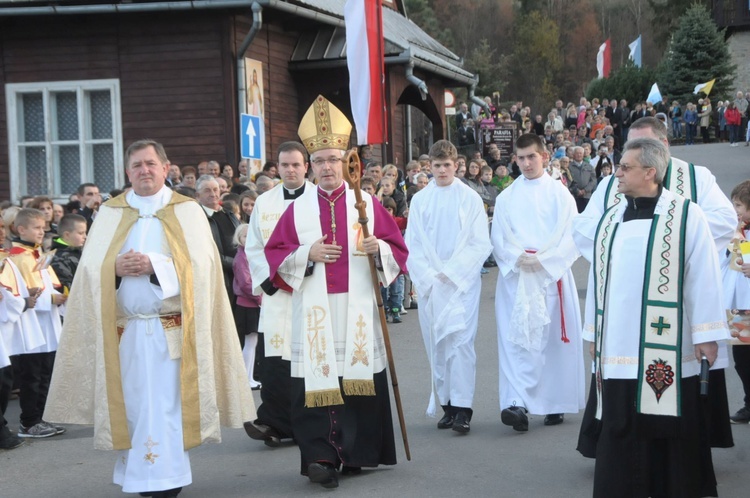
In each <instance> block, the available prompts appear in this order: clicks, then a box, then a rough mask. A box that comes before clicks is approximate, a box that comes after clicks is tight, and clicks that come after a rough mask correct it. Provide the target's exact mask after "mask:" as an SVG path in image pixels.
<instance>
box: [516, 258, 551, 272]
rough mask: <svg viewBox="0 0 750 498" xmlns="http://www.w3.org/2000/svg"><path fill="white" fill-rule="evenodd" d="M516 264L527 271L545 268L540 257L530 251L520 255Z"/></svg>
mask: <svg viewBox="0 0 750 498" xmlns="http://www.w3.org/2000/svg"><path fill="white" fill-rule="evenodd" d="M516 266H517V267H518V268H520V269H521V270H524V271H527V272H538V271H542V270H543V269H544V268H543V267H542V263H540V262H539V258H537V256H536V254H529V253H523V254H521V255H520V256H518V260H517V261H516Z"/></svg>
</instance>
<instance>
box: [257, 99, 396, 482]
mask: <svg viewBox="0 0 750 498" xmlns="http://www.w3.org/2000/svg"><path fill="white" fill-rule="evenodd" d="M351 128H352V125H351V124H350V123H349V121H348V120H347V119H346V117H345V116H344V115H343V113H341V111H339V110H338V109H337V108H336V107H334V106H333V104H331V103H330V102H328V100H326V99H325V98H324V97H322V96H318V97H317V98H316V99H315V102H314V103H313V105H312V106H311V107H310V108H309V109H308V111H307V113H306V114H305V116H304V117H303V119H302V123H301V124H300V127H299V130H298V134H299V136H300V138H301V140H302V143H303V144H304V146H305V148H306V149H307V151H308V152H309V153H310V162H311V164H312V168H313V172H314V174H315V177H316V178H317V180H318V186H317V188H313V189H305V192H304V193H303V194H302V195H301V196H300V197H299V198H297V200H295V201H294V203H293V204H292V205H291V206H290V207H289V208H288V209H287V210H286V211H285V212H284V214H283V215H282V216H281V219H280V220H279V222H278V224H277V225H276V228H275V229H274V232H273V234H272V235H271V238H270V239H269V240H268V243H267V244H266V247H265V254H266V259H267V260H268V265H269V269H270V277H271V281H272V282H273V284H274V285H275V286H277V287H279V288H281V289H285V290H288V291H289V292H291V293H292V307H293V311H292V316H293V319H292V339H291V341H292V344H291V355H292V364H291V372H292V429H293V431H294V438H295V440H296V441H297V444H298V445H299V449H300V454H301V464H302V465H301V473H302V475H306V476H308V478H309V479H310V481H311V482H313V483H317V484H320V485H322V486H323V487H325V488H335V487H337V486H338V472H337V470H339V468H340V470H341V474H358V473H360V472H361V468H362V467H376V466H378V465H394V464H395V463H396V451H395V443H394V438H393V421H392V419H391V408H390V400H389V393H388V384H387V375H386V372H385V368H386V366H387V358H386V352H385V348H384V344H383V335H382V331H381V325H380V319H379V316H378V312H377V310H376V306H375V292H376V290H377V289H375V288H374V287H373V284H372V279H371V276H370V267H369V261H368V260H369V257H368V256H374V257H375V260H376V267H377V269H378V270H379V272H378V273H379V277H380V281H381V283H382V285H384V286H387V285H389V284H390V283H391V282H392V281H393V280H394V279H395V278H396V277H397V276H398V275H399V273H401V272H402V271H404V270H405V268H406V256H407V250H406V244H405V243H404V239H403V237H402V236H401V231H400V230H399V228H398V226H397V225H396V222H395V221H394V220H393V218H392V217H391V216H390V215H389V214H388V213H387V212H386V211H385V209H384V208H383V207H382V206H381V205H380V203H378V202H375V201H374V200H373V198H372V197H371V196H369V195H365V193H363V197H364V199H366V200H367V207H366V209H367V218H368V220H369V222H368V228H369V232H370V234H372V235H370V236H369V237H367V238H364V236H363V233H362V228H361V227H360V225H359V222H358V218H359V215H358V213H357V209H356V208H355V202H356V200H355V196H354V192H353V191H352V190H350V189H348V188H347V185H346V184H345V183H344V181H343V168H344V167H347V166H346V165H344V164H343V161H342V156H343V154H344V151H345V150H346V149H347V147H348V145H349V135H350V133H351Z"/></svg>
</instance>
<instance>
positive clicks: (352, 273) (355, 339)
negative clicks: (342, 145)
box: [293, 189, 375, 408]
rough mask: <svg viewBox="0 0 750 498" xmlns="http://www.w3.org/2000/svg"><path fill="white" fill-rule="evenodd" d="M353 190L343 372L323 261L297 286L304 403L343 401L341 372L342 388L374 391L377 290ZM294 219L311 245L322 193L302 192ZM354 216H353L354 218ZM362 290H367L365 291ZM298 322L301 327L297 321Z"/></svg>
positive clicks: (318, 231) (366, 392)
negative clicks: (372, 276)
mask: <svg viewBox="0 0 750 498" xmlns="http://www.w3.org/2000/svg"><path fill="white" fill-rule="evenodd" d="M355 202H356V200H355V198H354V192H353V191H352V190H349V189H347V190H346V206H347V219H346V220H342V221H340V222H339V227H342V226H343V227H346V229H347V230H348V234H347V239H348V243H349V247H348V251H349V291H350V292H349V295H348V301H349V306H348V310H347V317H346V330H345V331H344V333H343V334H341V331H339V336H343V337H344V338H345V340H346V345H345V353H344V362H343V372H341V371H339V367H338V365H337V359H336V358H337V354H336V350H335V338H334V331H333V317H332V315H331V309H330V306H329V300H328V292H327V290H326V268H325V266H326V265H325V263H315V268H314V270H313V273H312V275H310V276H309V277H306V278H305V280H304V282H303V283H302V285H301V287H300V290H299V291H295V292H294V295H293V301H294V305H295V306H302V310H303V314H302V316H303V317H304V324H303V325H302V326H303V327H304V332H303V334H302V339H303V340H302V342H303V345H302V351H303V357H302V367H303V372H304V379H305V406H306V407H308V408H309V407H316V406H329V405H337V404H343V402H344V400H343V397H342V396H341V391H340V389H339V382H338V378H339V377H340V376H342V377H343V386H344V393H345V394H346V395H348V396H356V395H361V396H374V395H375V384H374V382H373V373H374V370H373V360H374V357H373V351H374V347H373V341H374V311H373V309H374V307H373V299H374V295H373V292H374V289H373V288H372V283H371V279H370V266H369V261H368V258H367V254H366V253H365V252H364V251H363V250H362V247H361V244H362V232H361V229H360V225H359V223H357V222H356V220H357V219H358V214H357V210H356V209H355V208H354V203H355ZM293 207H294V223H295V227H296V228H297V234H298V238H299V242H300V244H302V245H307V244H312V243H314V242H315V241H317V240H319V239H320V238H321V237H322V236H323V232H322V230H321V226H320V206H319V204H318V195H317V193H315V195H303V196H301V197H300V198H298V199H297V200H296V201H295V202H294V204H293ZM373 213H374V212H373V208H372V206H371V205H370V204H369V203H368V205H367V217H368V219H369V220H370V222H369V223H368V225H369V228H370V233H372V230H373V225H374V223H373V219H374V218H373V216H374V214H373ZM352 220H355V221H354V222H352ZM360 289H367V290H366V291H362V290H360ZM295 326H300V325H299V324H295Z"/></svg>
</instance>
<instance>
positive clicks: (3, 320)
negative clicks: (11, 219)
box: [0, 218, 36, 450]
mask: <svg viewBox="0 0 750 498" xmlns="http://www.w3.org/2000/svg"><path fill="white" fill-rule="evenodd" d="M4 238H5V223H4V222H3V220H2V218H0V240H3V239H4ZM7 257H8V253H7V252H6V251H5V250H2V249H0V449H2V450H12V449H14V448H18V447H19V446H21V445H22V444H23V440H22V439H20V438H19V437H17V436H15V435H14V434H12V433H11V432H10V430H9V429H8V422H7V420H5V410H6V409H7V408H8V400H9V399H10V392H11V389H12V388H13V367H12V366H11V364H10V357H11V356H13V355H14V354H16V353H17V352H18V351H15V350H14V347H13V346H14V342H15V341H14V340H13V334H14V332H15V327H14V324H15V323H17V322H18V320H19V318H20V317H21V314H22V313H23V311H24V309H26V307H27V306H28V307H31V308H33V307H34V304H35V302H36V300H35V298H27V299H24V298H23V297H21V292H20V289H19V288H18V281H17V279H16V276H15V273H14V271H13V268H12V263H10V262H9V261H8V260H7Z"/></svg>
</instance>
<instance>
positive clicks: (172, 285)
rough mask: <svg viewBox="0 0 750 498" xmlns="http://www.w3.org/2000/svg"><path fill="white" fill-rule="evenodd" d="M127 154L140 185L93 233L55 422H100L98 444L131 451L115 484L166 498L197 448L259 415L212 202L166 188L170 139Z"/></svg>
mask: <svg viewBox="0 0 750 498" xmlns="http://www.w3.org/2000/svg"><path fill="white" fill-rule="evenodd" d="M126 158H127V162H128V164H127V170H126V171H127V174H128V178H129V180H130V182H131V183H132V184H133V190H132V191H130V192H128V193H127V194H124V195H122V196H119V197H116V198H115V199H113V200H112V201H110V202H108V203H106V204H104V205H103V206H102V208H101V210H100V212H99V215H98V216H97V219H96V221H95V223H94V225H93V226H92V230H91V234H90V236H89V243H88V244H87V245H86V249H85V250H84V253H83V257H82V259H81V262H80V265H79V267H78V272H77V274H76V277H75V280H74V285H73V286H72V289H73V294H71V296H70V297H71V299H70V300H69V304H70V305H69V308H68V312H67V315H66V320H65V328H64V330H63V334H62V340H61V344H60V348H59V351H58V356H57V363H56V365H55V372H54V377H53V381H52V387H51V390H50V396H49V399H48V404H47V410H46V412H45V416H46V417H47V418H48V419H49V420H51V421H53V420H60V421H68V422H71V423H91V422H92V421H93V422H94V424H95V431H94V444H95V447H97V448H99V449H115V450H120V452H119V456H118V458H117V460H116V464H115V471H114V482H115V483H116V484H119V485H120V486H122V490H123V491H124V492H126V493H136V492H139V493H142V495H143V496H158V497H161V498H166V497H173V496H177V494H179V492H180V491H181V489H182V487H183V486H186V485H188V484H190V483H191V482H192V475H191V469H190V460H189V457H188V452H187V450H189V449H190V448H193V447H195V446H198V445H200V444H202V443H204V442H218V441H220V440H221V433H220V427H219V426H220V423H221V424H223V425H228V426H231V427H241V426H242V422H244V421H246V420H249V419H251V417H252V416H253V414H254V413H253V412H254V408H253V401H252V395H251V393H250V388H249V385H248V383H247V376H246V373H245V368H244V364H243V360H242V354H241V351H240V348H239V345H238V343H237V337H236V329H235V328H234V325H233V323H234V322H233V319H232V315H231V310H230V308H229V302H228V299H227V296H226V291H225V290H224V286H223V278H222V275H221V265H220V263H219V259H218V254H217V250H216V247H215V245H214V244H213V241H212V238H211V233H210V230H209V227H208V224H207V222H206V218H205V216H204V215H203V213H202V211H201V209H200V206H199V205H198V204H197V203H195V202H193V201H192V200H190V199H188V198H185V197H183V196H180V195H179V194H176V193H173V192H172V191H171V190H170V189H169V188H167V187H165V186H164V180H165V178H166V174H167V171H168V167H169V161H168V160H167V157H166V153H165V152H164V149H163V147H162V146H161V145H160V144H158V143H156V142H152V141H148V140H143V141H139V142H135V143H134V144H132V145H131V146H130V147H129V148H128V151H127V153H126ZM92 416H93V417H92ZM92 418H93V420H92Z"/></svg>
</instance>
